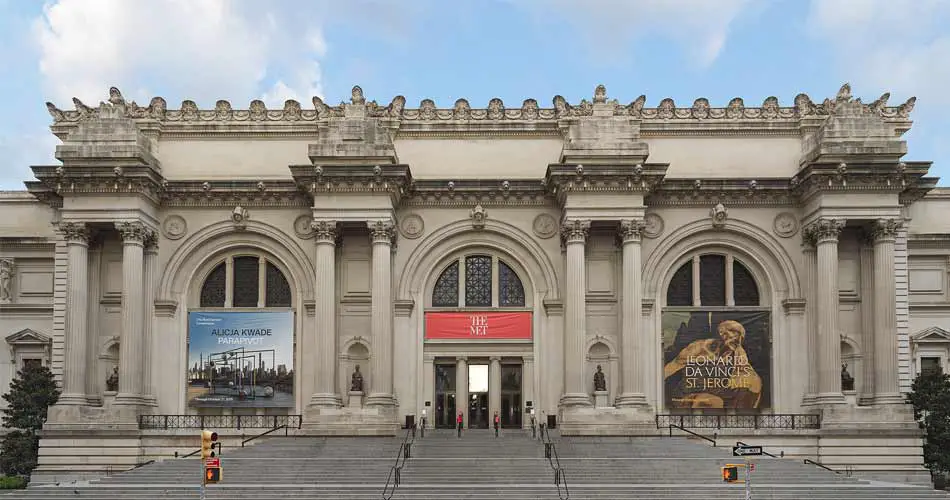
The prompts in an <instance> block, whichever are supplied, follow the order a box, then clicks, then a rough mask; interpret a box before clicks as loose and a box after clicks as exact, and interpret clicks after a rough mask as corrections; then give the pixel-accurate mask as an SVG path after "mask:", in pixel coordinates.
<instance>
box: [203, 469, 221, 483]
mask: <svg viewBox="0 0 950 500" xmlns="http://www.w3.org/2000/svg"><path fill="white" fill-rule="evenodd" d="M219 481H221V467H208V468H206V469H205V484H211V483H217V482H219Z"/></svg>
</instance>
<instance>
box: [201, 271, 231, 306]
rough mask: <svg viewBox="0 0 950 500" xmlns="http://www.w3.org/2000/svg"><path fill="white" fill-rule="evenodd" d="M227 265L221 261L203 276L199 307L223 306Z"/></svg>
mask: <svg viewBox="0 0 950 500" xmlns="http://www.w3.org/2000/svg"><path fill="white" fill-rule="evenodd" d="M227 273H228V271H227V267H226V266H225V263H224V262H222V263H220V264H218V265H217V267H215V268H214V269H213V270H212V271H211V272H210V273H208V277H207V278H205V282H204V284H203V285H202V286H201V298H200V299H199V301H198V305H199V307H224V300H225V288H226V287H227V279H228V278H227Z"/></svg>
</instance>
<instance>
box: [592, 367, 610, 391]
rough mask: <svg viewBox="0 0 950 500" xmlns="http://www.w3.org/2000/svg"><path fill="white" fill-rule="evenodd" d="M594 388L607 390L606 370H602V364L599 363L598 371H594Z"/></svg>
mask: <svg viewBox="0 0 950 500" xmlns="http://www.w3.org/2000/svg"><path fill="white" fill-rule="evenodd" d="M594 390H595V391H606V390H607V377H606V376H604V372H603V370H601V368H600V365H597V371H596V372H595V373H594Z"/></svg>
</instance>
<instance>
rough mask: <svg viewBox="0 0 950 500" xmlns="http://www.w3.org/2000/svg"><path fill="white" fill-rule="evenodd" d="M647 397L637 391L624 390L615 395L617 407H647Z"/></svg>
mask: <svg viewBox="0 0 950 500" xmlns="http://www.w3.org/2000/svg"><path fill="white" fill-rule="evenodd" d="M647 406H649V404H648V403H647V397H646V396H645V395H644V394H642V393H639V392H625V393H623V394H621V395H620V396H618V397H617V408H638V407H644V408H645V407H647Z"/></svg>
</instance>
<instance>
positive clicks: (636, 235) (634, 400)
mask: <svg viewBox="0 0 950 500" xmlns="http://www.w3.org/2000/svg"><path fill="white" fill-rule="evenodd" d="M644 227H645V225H644V223H643V221H641V220H624V221H621V222H620V241H621V245H623V250H622V252H623V268H622V273H623V281H622V283H623V284H622V289H623V307H622V311H623V312H622V317H623V322H622V324H621V327H620V335H621V344H620V356H621V358H620V365H621V373H622V375H621V384H620V385H621V388H622V389H623V393H622V394H621V395H620V397H618V398H617V406H619V407H625V406H645V405H646V404H647V399H646V395H644V393H643V387H644V385H645V384H644V383H643V379H642V377H643V370H642V366H643V365H642V363H643V355H642V351H643V348H642V343H643V331H642V328H641V325H642V324H643V306H642V305H641V303H642V302H643V301H642V300H641V294H642V291H641V288H640V287H641V276H640V272H641V265H642V264H641V262H640V261H641V255H640V239H641V235H642V233H643V228H644Z"/></svg>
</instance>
